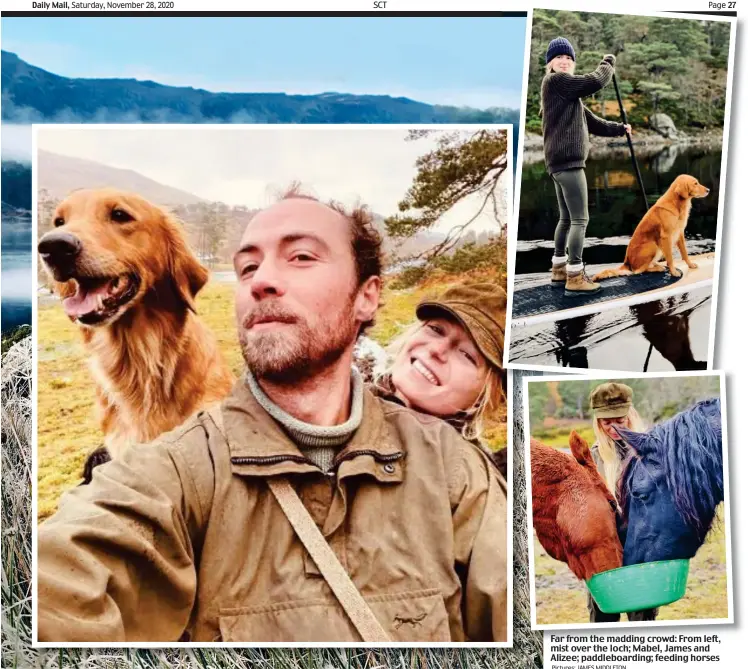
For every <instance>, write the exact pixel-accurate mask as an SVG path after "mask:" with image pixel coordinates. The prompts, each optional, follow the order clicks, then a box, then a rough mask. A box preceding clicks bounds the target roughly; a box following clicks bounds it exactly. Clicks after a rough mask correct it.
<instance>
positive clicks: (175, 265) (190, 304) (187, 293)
mask: <svg viewBox="0 0 748 669" xmlns="http://www.w3.org/2000/svg"><path fill="white" fill-rule="evenodd" d="M166 218H167V224H168V225H169V227H170V229H171V235H170V237H171V239H170V240H169V242H170V246H171V249H170V250H169V256H170V268H169V269H170V272H171V276H172V279H173V281H174V285H175V286H176V289H177V293H178V295H179V297H180V298H181V299H182V301H183V302H184V303H185V304H186V305H187V308H188V309H189V310H190V311H193V312H194V311H195V297H196V295H197V294H198V293H199V292H200V290H201V289H202V287H203V286H204V285H205V284H206V283H207V282H208V276H209V272H208V270H207V269H206V268H205V267H203V265H201V264H200V261H199V260H198V259H197V257H196V256H195V254H194V253H193V252H192V250H191V249H190V247H189V246H188V245H187V241H186V240H185V238H184V233H183V232H182V230H181V226H180V224H179V223H178V222H177V221H176V220H175V219H174V218H173V217H172V216H169V215H166Z"/></svg>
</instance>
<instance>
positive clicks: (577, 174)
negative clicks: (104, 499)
mask: <svg viewBox="0 0 748 669" xmlns="http://www.w3.org/2000/svg"><path fill="white" fill-rule="evenodd" d="M545 62H546V75H545V77H544V78H543V82H542V84H541V89H540V113H541V115H542V118H543V152H544V154H545V165H546V169H547V170H548V173H549V174H550V175H551V179H553V184H554V186H555V188H556V197H557V198H558V208H559V220H558V225H557V226H556V233H555V235H554V252H553V261H552V265H553V266H552V270H551V272H552V274H551V281H553V282H554V283H562V282H563V283H565V284H566V294H567V295H584V294H586V293H590V292H594V291H597V290H599V289H600V284H598V283H593V282H592V281H590V280H589V278H587V275H586V274H585V272H584V264H583V263H582V250H583V248H584V233H585V230H586V228H587V223H588V221H589V218H590V217H589V213H588V211H587V177H586V176H585V173H584V167H585V163H586V160H587V156H588V155H589V151H590V140H589V134H590V133H592V134H593V135H600V136H603V137H619V136H623V135H625V134H626V133H627V132H628V133H631V126H630V125H628V124H626V125H624V124H623V123H615V122H612V121H606V120H604V119H601V118H599V117H598V116H595V115H594V114H593V113H592V112H591V111H590V110H589V109H587V107H585V106H584V105H583V104H582V98H585V97H587V96H589V95H592V94H593V93H596V92H597V91H599V90H600V89H601V88H603V87H604V86H606V85H607V84H608V83H609V82H610V80H611V79H612V78H613V72H614V67H615V62H616V57H615V56H614V55H612V54H609V55H607V56H605V57H604V58H603V59H602V61H601V62H600V65H598V67H597V69H596V70H595V71H594V72H590V73H589V74H582V75H575V74H574V67H575V65H576V55H575V53H574V48H573V47H572V46H571V43H570V42H569V40H567V39H565V38H563V37H557V38H556V39H554V40H551V42H550V44H548V50H547V52H546V56H545Z"/></svg>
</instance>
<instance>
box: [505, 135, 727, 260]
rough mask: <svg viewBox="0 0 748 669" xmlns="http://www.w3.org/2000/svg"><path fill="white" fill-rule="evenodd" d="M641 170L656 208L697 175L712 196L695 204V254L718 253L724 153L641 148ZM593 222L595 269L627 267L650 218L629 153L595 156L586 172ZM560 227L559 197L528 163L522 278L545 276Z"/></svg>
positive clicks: (541, 170)
mask: <svg viewBox="0 0 748 669" xmlns="http://www.w3.org/2000/svg"><path fill="white" fill-rule="evenodd" d="M636 151H637V157H638V159H639V167H640V169H641V173H642V179H643V180H644V187H645V189H646V191H647V195H648V197H649V201H650V203H653V202H654V201H655V200H656V199H657V198H658V197H660V195H662V194H663V193H664V192H665V191H666V190H667V189H668V187H669V186H670V184H671V183H672V182H673V180H674V179H675V177H677V176H678V175H679V174H691V175H693V176H694V177H696V178H697V179H698V180H699V181H700V182H701V183H702V184H704V185H705V186H706V187H707V188H709V189H710V190H711V194H710V195H709V196H708V197H706V198H704V199H700V200H694V202H693V206H692V209H691V215H690V217H689V222H688V227H687V228H686V239H687V241H688V242H689V253H691V248H692V245H696V246H697V249H695V251H696V250H698V251H700V252H711V251H713V250H714V240H715V239H716V235H717V210H718V203H719V183H720V169H721V161H722V151H721V148H720V147H713V146H711V147H710V146H687V145H685V146H684V145H670V146H667V147H661V148H659V149H657V150H656V151H652V150H651V149H650V151H649V152H647V151H646V150H645V149H644V148H643V147H637V148H636ZM586 173H587V183H588V187H589V211H590V222H589V225H588V227H587V240H586V242H585V252H584V259H585V262H588V263H591V264H600V263H612V262H621V261H622V260H623V257H624V255H625V247H626V244H627V243H628V240H629V238H630V236H631V234H632V232H633V231H634V228H635V227H636V225H637V224H638V222H639V221H640V220H641V217H642V215H643V214H644V207H643V203H642V200H641V195H640V192H639V188H638V185H637V183H636V177H635V176H634V173H633V168H632V166H631V160H630V157H629V154H628V150H627V149H626V148H625V145H623V148H622V149H621V150H618V149H616V150H608V151H604V153H603V155H600V152H599V150H598V153H597V154H595V153H593V159H592V160H590V161H589V162H588V164H587V168H586ZM557 222H558V209H557V204H556V194H555V190H554V187H553V183H552V181H551V179H550V178H549V177H548V174H547V173H546V171H545V167H544V165H543V163H542V161H541V162H534V163H528V162H525V163H524V165H523V168H522V192H521V196H520V206H519V226H518V231H517V239H518V246H517V248H518V252H517V256H516V273H517V274H525V273H530V272H539V271H545V270H547V269H549V268H550V258H551V255H552V254H553V246H552V244H550V240H552V239H553V232H554V230H555V228H556V223H557Z"/></svg>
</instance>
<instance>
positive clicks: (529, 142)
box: [522, 128, 722, 164]
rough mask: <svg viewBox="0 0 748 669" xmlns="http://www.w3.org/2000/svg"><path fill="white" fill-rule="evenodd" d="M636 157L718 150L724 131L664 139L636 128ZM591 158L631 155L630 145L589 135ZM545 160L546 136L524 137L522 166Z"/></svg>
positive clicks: (710, 130)
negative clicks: (670, 151)
mask: <svg viewBox="0 0 748 669" xmlns="http://www.w3.org/2000/svg"><path fill="white" fill-rule="evenodd" d="M632 139H633V143H634V150H635V151H636V154H637V156H641V157H645V156H651V155H653V154H656V153H659V152H660V151H662V150H664V149H667V148H669V147H682V148H686V147H691V146H703V147H705V148H707V147H715V146H720V145H721V144H722V130H721V129H720V130H715V129H709V130H702V131H699V132H690V133H685V132H680V133H678V136H677V137H675V138H665V137H663V136H662V135H660V134H659V133H656V132H654V131H652V130H649V129H642V130H638V129H636V128H634V135H633V137H632ZM590 144H591V146H590V158H591V159H593V160H594V159H595V158H609V157H614V156H617V155H626V156H628V152H629V148H628V142H627V141H626V139H625V138H624V137H613V138H610V137H597V136H590ZM542 160H543V136H542V135H539V134H534V133H528V134H525V140H524V150H523V154H522V162H523V164H532V163H537V162H541V161H542Z"/></svg>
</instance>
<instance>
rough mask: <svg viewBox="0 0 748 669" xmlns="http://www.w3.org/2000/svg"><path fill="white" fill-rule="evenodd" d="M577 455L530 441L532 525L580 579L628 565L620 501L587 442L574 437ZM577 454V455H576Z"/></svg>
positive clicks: (573, 448) (548, 548) (553, 554)
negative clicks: (619, 522)
mask: <svg viewBox="0 0 748 669" xmlns="http://www.w3.org/2000/svg"><path fill="white" fill-rule="evenodd" d="M569 446H570V447H571V453H572V455H567V454H566V453H562V452H561V451H558V450H556V449H555V448H551V447H550V446H546V445H545V444H542V443H540V442H539V441H537V440H536V439H532V440H531V442H530V468H531V473H532V521H533V526H534V528H535V532H536V533H537V535H538V540H539V541H540V544H541V545H542V546H543V548H544V549H545V550H546V551H547V552H548V554H549V555H550V556H551V557H552V558H555V559H556V560H561V561H562V562H565V563H566V564H568V565H569V568H570V569H571V570H572V571H573V572H574V575H575V576H576V577H577V578H580V579H584V580H587V579H588V578H590V577H591V576H592V575H594V574H597V573H599V572H602V571H607V570H608V569H615V568H616V567H620V566H621V565H622V564H623V549H622V547H621V542H620V540H619V538H618V532H617V529H616V508H617V507H616V501H615V499H614V498H613V496H612V495H611V494H610V492H609V490H608V488H607V486H606V485H605V481H604V480H603V478H602V476H600V473H599V472H598V470H597V467H596V466H595V462H594V460H593V459H592V455H591V453H590V449H589V446H588V444H587V442H586V441H585V440H584V439H582V438H581V437H580V436H579V435H578V434H577V433H576V432H572V433H571V434H570V435H569ZM572 456H573V457H572Z"/></svg>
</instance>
